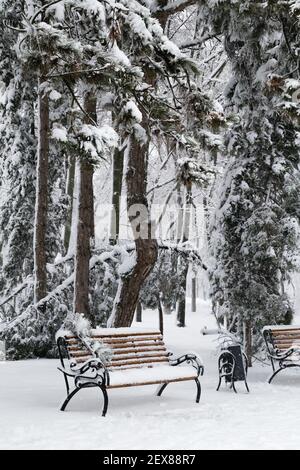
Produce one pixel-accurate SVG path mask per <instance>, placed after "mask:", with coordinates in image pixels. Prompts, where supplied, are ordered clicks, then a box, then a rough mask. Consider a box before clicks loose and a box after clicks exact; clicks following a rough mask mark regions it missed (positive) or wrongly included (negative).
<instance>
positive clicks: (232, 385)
mask: <svg viewBox="0 0 300 470" xmlns="http://www.w3.org/2000/svg"><path fill="white" fill-rule="evenodd" d="M231 387H232V388H233V390H234V391H235V393H237V390H236V388H235V385H234V380H233V381H232V382H231Z"/></svg>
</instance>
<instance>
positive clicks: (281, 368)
mask: <svg viewBox="0 0 300 470" xmlns="http://www.w3.org/2000/svg"><path fill="white" fill-rule="evenodd" d="M281 370H284V367H279V369H277V370H275V372H274V373H273V374H272V375H271V377H270V378H269V380H268V383H269V384H270V383H271V382H272V380H273V379H274V377H276V375H277V374H278V373H279V372H280V371H281Z"/></svg>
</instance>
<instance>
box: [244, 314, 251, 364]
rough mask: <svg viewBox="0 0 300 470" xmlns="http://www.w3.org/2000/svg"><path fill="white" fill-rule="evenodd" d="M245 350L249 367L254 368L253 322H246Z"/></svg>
mask: <svg viewBox="0 0 300 470" xmlns="http://www.w3.org/2000/svg"><path fill="white" fill-rule="evenodd" d="M243 326H244V350H245V354H246V356H247V359H248V366H249V367H252V325H251V321H250V320H247V321H245V322H244V325H243Z"/></svg>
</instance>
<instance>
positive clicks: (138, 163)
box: [108, 122, 158, 328]
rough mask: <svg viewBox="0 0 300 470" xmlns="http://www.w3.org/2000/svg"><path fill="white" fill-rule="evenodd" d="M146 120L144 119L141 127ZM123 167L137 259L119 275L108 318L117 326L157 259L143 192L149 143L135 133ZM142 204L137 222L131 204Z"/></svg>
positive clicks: (125, 320) (127, 317) (126, 319)
mask: <svg viewBox="0 0 300 470" xmlns="http://www.w3.org/2000/svg"><path fill="white" fill-rule="evenodd" d="M145 127H146V123H145V122H144V128H145ZM128 145H129V148H128V162H127V171H126V185H127V210H128V214H129V222H130V224H131V227H132V230H133V234H134V238H135V248H136V263H135V266H134V267H133V269H132V270H131V271H130V272H129V273H127V274H125V275H124V276H123V277H122V278H121V279H120V284H119V288H118V293H117V297H116V300H115V304H114V309H113V312H112V315H111V317H110V319H109V321H108V324H109V325H110V326H114V327H116V328H118V327H121V326H130V325H131V323H132V321H133V318H134V312H135V309H136V305H137V301H138V296H139V292H140V289H141V287H142V285H143V283H144V281H145V279H146V278H147V276H148V275H149V274H150V272H151V270H152V269H153V267H154V265H155V262H156V260H157V254H158V246H157V241H156V240H155V239H152V233H151V220H150V214H149V209H148V202H147V196H146V186H147V163H148V149H149V147H148V143H144V142H141V141H140V140H138V138H136V137H135V136H134V135H132V136H131V137H130V142H129V144H128ZM135 205H137V206H139V207H140V208H141V212H140V217H139V224H138V227H137V226H136V214H133V213H132V214H130V212H131V210H132V208H133V206H135Z"/></svg>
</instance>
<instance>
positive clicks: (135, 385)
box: [107, 376, 195, 388]
mask: <svg viewBox="0 0 300 470" xmlns="http://www.w3.org/2000/svg"><path fill="white" fill-rule="evenodd" d="M185 380H195V376H193V377H192V376H191V377H183V378H178V379H172V380H150V381H149V382H147V381H145V382H143V383H130V382H128V383H126V384H122V385H108V386H107V388H124V387H139V386H143V385H158V384H162V383H166V384H169V383H173V382H183V381H185Z"/></svg>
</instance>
